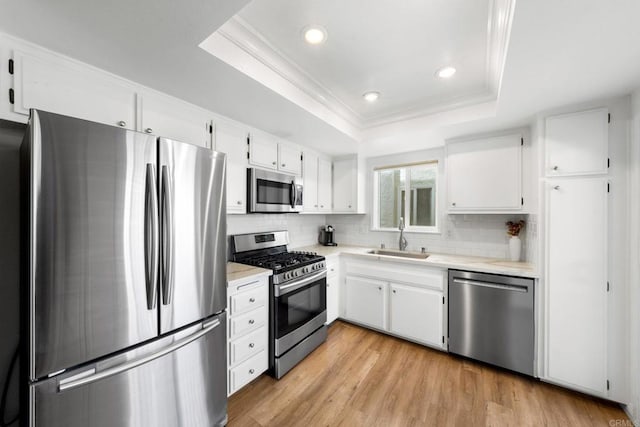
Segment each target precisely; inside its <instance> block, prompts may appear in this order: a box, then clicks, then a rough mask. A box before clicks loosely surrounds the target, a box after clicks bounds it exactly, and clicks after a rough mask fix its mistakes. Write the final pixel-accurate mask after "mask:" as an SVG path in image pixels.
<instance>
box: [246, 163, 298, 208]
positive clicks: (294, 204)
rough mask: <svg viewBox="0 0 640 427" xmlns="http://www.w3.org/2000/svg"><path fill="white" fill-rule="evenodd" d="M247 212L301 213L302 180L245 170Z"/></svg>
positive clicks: (257, 170) (289, 176) (255, 170)
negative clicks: (247, 196) (247, 198)
mask: <svg viewBox="0 0 640 427" xmlns="http://www.w3.org/2000/svg"><path fill="white" fill-rule="evenodd" d="M247 192H248V195H249V212H265V213H269V212H300V211H302V180H301V179H300V177H297V176H293V175H285V174H281V173H276V172H269V171H265V170H262V169H255V168H249V169H247Z"/></svg>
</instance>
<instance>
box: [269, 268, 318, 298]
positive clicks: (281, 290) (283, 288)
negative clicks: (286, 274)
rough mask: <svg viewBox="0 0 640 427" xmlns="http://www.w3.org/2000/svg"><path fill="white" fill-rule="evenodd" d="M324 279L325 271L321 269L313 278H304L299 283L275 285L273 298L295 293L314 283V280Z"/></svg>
mask: <svg viewBox="0 0 640 427" xmlns="http://www.w3.org/2000/svg"><path fill="white" fill-rule="evenodd" d="M325 277H327V269H326V268H325V269H323V270H322V271H320V272H318V273H316V274H314V275H313V276H309V277H305V278H304V279H301V280H300V281H297V282H294V283H289V284H287V285H276V286H275V289H274V296H276V297H279V296H282V295H286V294H288V293H291V292H293V291H296V290H298V289H300V288H303V287H305V286H307V285H308V284H310V283H313V282H315V281H316V280H319V279H324V278H325Z"/></svg>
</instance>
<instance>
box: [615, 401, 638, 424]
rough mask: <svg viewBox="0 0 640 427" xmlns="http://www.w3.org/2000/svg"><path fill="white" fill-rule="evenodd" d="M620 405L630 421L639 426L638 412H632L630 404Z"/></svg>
mask: <svg viewBox="0 0 640 427" xmlns="http://www.w3.org/2000/svg"><path fill="white" fill-rule="evenodd" d="M620 406H622V410H623V411H624V413H625V414H627V417H629V419H630V420H631V423H632V424H633V425H634V426H635V427H640V414H633V413H632V409H633V408H631V405H620ZM636 410H637V408H636ZM634 412H635V411H634Z"/></svg>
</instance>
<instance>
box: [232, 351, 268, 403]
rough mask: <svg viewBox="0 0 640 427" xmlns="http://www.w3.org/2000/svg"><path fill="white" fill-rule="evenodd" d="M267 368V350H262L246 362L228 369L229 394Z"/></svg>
mask: <svg viewBox="0 0 640 427" xmlns="http://www.w3.org/2000/svg"><path fill="white" fill-rule="evenodd" d="M266 370H267V352H266V351H265V350H262V351H261V352H260V353H258V354H256V355H255V356H253V357H252V358H251V359H249V360H247V361H246V362H242V363H241V364H239V365H238V366H236V367H235V368H232V369H231V370H229V394H233V393H234V392H236V391H237V390H239V389H240V388H242V387H243V386H245V385H246V384H248V383H250V382H251V381H253V380H254V379H255V378H257V377H258V376H260V374H262V373H263V372H264V371H266Z"/></svg>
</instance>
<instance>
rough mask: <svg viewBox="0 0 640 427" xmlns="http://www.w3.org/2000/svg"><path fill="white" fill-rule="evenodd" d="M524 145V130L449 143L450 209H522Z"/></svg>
mask: <svg viewBox="0 0 640 427" xmlns="http://www.w3.org/2000/svg"><path fill="white" fill-rule="evenodd" d="M522 144H523V139H522V134H520V133H514V134H509V135H502V136H496V137H490V138H482V139H474V140H467V141H462V142H450V143H448V144H447V146H446V152H447V154H446V162H445V171H446V175H447V208H448V211H449V212H450V213H456V212H492V211H495V212H517V211H520V210H521V209H522V204H523V201H522Z"/></svg>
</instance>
